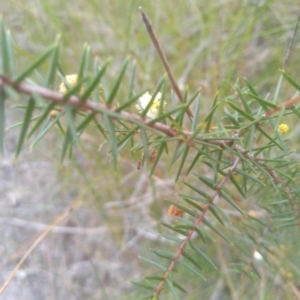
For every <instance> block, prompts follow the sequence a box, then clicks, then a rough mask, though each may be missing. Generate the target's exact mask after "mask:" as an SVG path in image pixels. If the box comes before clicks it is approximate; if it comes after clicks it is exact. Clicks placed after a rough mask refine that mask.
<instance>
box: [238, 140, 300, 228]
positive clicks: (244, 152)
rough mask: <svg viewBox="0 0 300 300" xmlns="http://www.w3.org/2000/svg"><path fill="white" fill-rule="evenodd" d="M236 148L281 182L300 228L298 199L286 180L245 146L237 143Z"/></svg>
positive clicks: (277, 181)
mask: <svg viewBox="0 0 300 300" xmlns="http://www.w3.org/2000/svg"><path fill="white" fill-rule="evenodd" d="M234 149H235V150H236V151H238V152H239V153H241V154H242V155H243V156H244V157H245V158H247V159H250V160H253V161H255V162H256V163H257V164H259V165H260V166H261V167H263V168H264V169H265V170H266V171H267V172H268V174H269V175H270V176H271V177H272V178H273V180H274V182H275V183H276V184H279V185H281V186H282V188H283V190H284V191H285V193H286V196H287V197H288V199H289V200H290V202H291V204H292V207H293V211H294V214H295V217H296V220H297V223H298V228H299V229H300V213H299V209H298V206H297V203H296V199H295V197H294V196H293V194H292V192H291V190H290V188H289V187H288V186H287V185H286V184H285V182H284V181H283V180H282V179H281V178H280V177H279V176H278V175H277V173H276V172H275V171H274V170H273V169H272V168H270V167H269V166H267V165H266V164H265V163H264V162H263V161H261V160H258V159H257V158H256V157H255V156H253V155H252V154H250V153H248V152H247V150H245V149H244V148H243V147H241V146H240V145H235V146H234Z"/></svg>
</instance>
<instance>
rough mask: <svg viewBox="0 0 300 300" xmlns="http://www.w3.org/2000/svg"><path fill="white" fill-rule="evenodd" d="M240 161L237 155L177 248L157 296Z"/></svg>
mask: <svg viewBox="0 0 300 300" xmlns="http://www.w3.org/2000/svg"><path fill="white" fill-rule="evenodd" d="M239 162H240V158H239V157H237V158H236V159H235V161H234V163H233V164H232V166H231V167H230V169H229V171H228V173H227V175H226V176H225V177H224V178H223V179H222V180H221V182H220V183H219V184H218V186H217V187H216V189H215V193H214V194H213V195H212V196H211V197H210V201H209V202H207V203H206V204H205V205H204V206H203V210H202V212H201V214H200V215H199V216H198V218H197V219H196V220H195V222H194V225H193V229H191V230H190V231H189V232H188V234H187V236H186V238H185V239H184V241H183V242H182V244H181V245H180V247H179V249H178V250H177V252H176V254H175V256H174V258H173V259H172V261H171V263H170V265H169V267H168V269H167V271H166V273H165V275H164V276H163V280H162V281H161V282H160V283H159V285H158V286H157V288H156V289H155V293H154V295H155V296H159V294H160V293H161V291H162V289H163V286H164V284H165V283H166V281H167V279H168V278H169V275H170V273H171V272H172V270H173V269H174V267H175V266H176V263H177V262H178V260H179V258H180V256H181V254H182V253H183V251H184V248H185V246H186V244H187V242H188V241H189V240H190V239H191V237H192V235H193V233H194V232H195V230H196V227H197V226H198V225H199V224H200V223H201V222H202V221H203V220H204V217H205V214H206V212H207V211H208V209H209V208H210V206H211V204H212V203H213V201H214V200H215V198H216V197H217V196H218V195H219V194H220V192H221V188H222V186H223V185H224V184H225V183H226V182H227V180H228V179H229V178H230V176H231V175H232V173H234V171H235V170H236V168H237V166H238V164H239Z"/></svg>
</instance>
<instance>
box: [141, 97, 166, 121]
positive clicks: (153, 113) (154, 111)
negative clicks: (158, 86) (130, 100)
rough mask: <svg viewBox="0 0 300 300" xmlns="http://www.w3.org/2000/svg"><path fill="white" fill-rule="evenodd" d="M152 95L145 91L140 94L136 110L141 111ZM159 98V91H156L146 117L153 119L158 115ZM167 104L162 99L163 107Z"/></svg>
mask: <svg viewBox="0 0 300 300" xmlns="http://www.w3.org/2000/svg"><path fill="white" fill-rule="evenodd" d="M151 98H152V96H151V95H150V94H149V93H148V92H146V93H145V94H144V95H142V96H141V97H140V98H139V100H138V104H136V106H135V107H136V108H137V110H138V111H139V112H140V113H141V112H143V110H144V109H145V108H146V107H147V105H148V103H149V102H150V100H151ZM160 99H161V93H157V95H156V96H155V99H154V101H153V102H152V105H151V107H150V108H149V110H148V112H147V117H149V118H151V119H155V118H156V117H157V116H158V112H159V106H160ZM166 104H167V102H166V101H164V103H163V106H164V107H165V106H166Z"/></svg>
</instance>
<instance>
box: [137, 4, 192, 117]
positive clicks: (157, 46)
mask: <svg viewBox="0 0 300 300" xmlns="http://www.w3.org/2000/svg"><path fill="white" fill-rule="evenodd" d="M140 11H141V15H142V19H143V22H144V24H145V26H146V29H147V31H148V34H149V36H150V39H151V41H152V43H153V45H154V47H155V49H156V52H157V54H158V56H159V58H160V60H161V62H162V64H163V66H164V68H165V71H166V72H167V75H168V77H169V80H170V82H171V85H172V88H173V90H174V91H175V93H176V95H177V97H178V99H179V100H180V102H183V97H182V94H181V91H180V89H179V87H178V84H177V82H176V80H175V77H174V75H173V73H172V70H171V68H170V65H169V62H168V60H167V57H166V55H165V53H164V51H163V49H162V47H161V45H160V43H159V41H158V39H157V37H156V34H155V32H154V30H153V28H152V25H151V22H150V20H149V18H148V16H147V15H146V14H145V12H144V11H143V9H142V8H141V7H140ZM186 112H187V114H188V116H189V118H190V120H192V118H193V117H194V115H193V113H192V111H191V110H190V108H189V107H188V109H187V110H186Z"/></svg>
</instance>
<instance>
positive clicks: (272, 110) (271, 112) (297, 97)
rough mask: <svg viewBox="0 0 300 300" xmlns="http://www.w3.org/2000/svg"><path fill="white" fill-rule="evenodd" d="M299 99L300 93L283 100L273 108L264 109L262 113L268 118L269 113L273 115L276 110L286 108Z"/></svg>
mask: <svg viewBox="0 0 300 300" xmlns="http://www.w3.org/2000/svg"><path fill="white" fill-rule="evenodd" d="M299 101H300V95H299V96H296V97H294V98H291V99H289V100H287V101H285V102H283V103H282V104H279V105H278V106H277V107H275V108H272V109H270V110H268V111H266V112H265V113H264V114H263V117H264V118H268V117H270V116H271V115H273V114H274V113H276V112H277V111H280V110H281V109H282V108H283V107H285V108H287V107H290V106H292V105H294V104H295V103H297V102H299Z"/></svg>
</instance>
